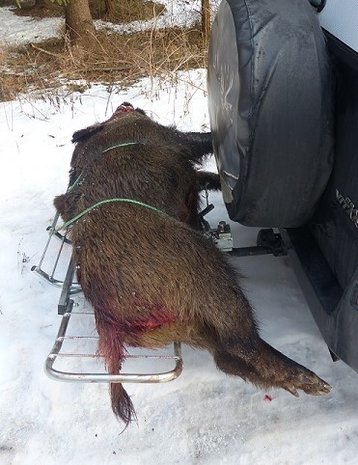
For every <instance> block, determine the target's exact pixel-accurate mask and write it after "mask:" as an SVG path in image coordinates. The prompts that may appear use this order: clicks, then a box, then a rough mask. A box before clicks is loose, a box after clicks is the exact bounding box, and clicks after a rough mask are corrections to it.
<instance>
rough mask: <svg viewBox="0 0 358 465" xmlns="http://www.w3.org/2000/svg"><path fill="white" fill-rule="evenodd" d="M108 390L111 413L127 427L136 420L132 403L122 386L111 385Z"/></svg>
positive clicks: (117, 384)
mask: <svg viewBox="0 0 358 465" xmlns="http://www.w3.org/2000/svg"><path fill="white" fill-rule="evenodd" d="M110 389H111V402H112V410H113V413H114V414H115V415H116V417H118V418H120V419H121V420H122V421H123V422H124V423H125V426H126V427H127V426H128V424H129V423H130V422H131V421H133V420H136V419H137V417H136V413H135V410H134V407H133V403H132V401H131V399H130V397H129V395H128V393H127V391H126V390H125V389H124V387H123V386H122V384H120V383H111V388H110Z"/></svg>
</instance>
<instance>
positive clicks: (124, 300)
mask: <svg viewBox="0 0 358 465" xmlns="http://www.w3.org/2000/svg"><path fill="white" fill-rule="evenodd" d="M74 141H75V142H76V143H77V146H76V148H75V150H74V155H73V158H72V163H71V165H72V171H71V176H70V178H71V179H70V188H69V190H68V192H67V193H66V194H64V195H61V196H59V197H56V198H55V201H54V203H55V206H56V208H57V209H58V211H59V212H60V214H61V215H62V217H63V218H64V219H65V220H68V219H70V218H73V217H75V216H76V215H78V214H81V213H82V212H85V211H86V209H89V210H88V211H87V213H85V214H84V215H83V216H81V217H80V218H79V219H77V220H76V221H75V222H74V223H73V224H72V226H71V238H72V241H73V250H74V256H75V260H76V264H77V267H78V279H79V282H80V284H81V286H82V289H83V292H84V295H85V297H86V299H88V301H89V302H91V304H92V305H93V308H94V311H95V318H96V326H97V330H98V334H99V346H98V352H99V354H100V355H102V356H103V357H104V359H105V362H106V367H107V369H108V372H109V373H111V374H117V373H119V371H120V369H121V364H122V362H123V360H124V358H125V349H124V347H125V345H129V346H136V347H146V348H158V347H161V346H164V345H166V344H169V343H172V342H174V341H181V342H183V343H186V344H189V345H191V346H193V347H198V348H204V349H207V350H208V351H209V352H211V354H212V355H213V357H214V360H215V362H216V364H217V366H218V368H219V369H221V370H222V371H224V372H225V373H228V374H230V375H237V376H240V377H241V378H242V379H244V380H245V381H250V382H252V383H254V384H255V385H256V386H259V387H262V388H272V387H280V388H283V389H285V390H287V391H289V392H291V393H292V394H293V395H296V396H297V395H298V393H297V390H303V391H304V392H306V393H307V394H313V395H321V394H325V393H328V392H329V390H330V386H329V385H328V384H327V383H326V382H325V381H323V380H322V379H320V378H319V377H318V376H316V375H315V374H314V373H313V372H311V371H309V370H308V369H306V368H304V367H303V366H301V365H299V364H297V363H296V362H294V361H293V360H290V359H289V358H287V357H286V356H285V355H283V354H281V353H280V352H279V351H277V350H275V349H274V348H273V347H271V346H270V345H269V344H267V343H266V342H265V341H263V340H262V339H261V338H260V336H259V333H258V329H257V325H256V323H255V319H254V316H253V310H252V308H251V306H250V304H249V302H248V300H247V299H246V297H245V296H244V294H243V292H242V291H241V289H240V284H239V279H238V276H237V273H236V271H235V269H234V268H233V267H232V266H231V264H230V263H229V262H228V260H227V258H226V257H225V256H224V254H223V253H222V252H220V251H219V250H218V249H217V248H216V246H215V245H214V244H213V243H212V242H211V241H210V240H209V239H207V238H205V237H204V236H203V235H202V233H201V232H200V231H198V230H197V228H198V191H199V190H200V189H201V188H202V187H203V185H207V186H209V188H210V187H211V188H214V189H218V188H219V181H218V178H217V175H214V174H212V173H205V172H204V173H201V174H200V173H199V174H198V173H197V172H196V170H195V164H196V163H198V162H200V160H201V159H202V157H203V155H204V154H205V153H208V152H210V151H211V139H210V134H202V135H200V134H199V133H182V132H179V131H177V130H175V129H173V128H167V127H164V126H161V125H160V124H158V123H156V122H154V121H153V120H151V119H150V118H149V117H148V116H146V115H145V114H144V112H142V111H141V110H134V108H133V107H132V106H131V105H130V104H128V103H125V104H122V105H121V106H120V107H119V108H118V109H117V111H116V112H115V113H114V115H113V116H112V117H111V118H110V119H109V120H107V121H106V122H104V123H101V124H98V125H94V126H92V127H90V128H87V129H84V130H82V131H78V132H76V133H75V134H74ZM102 201H103V203H101V204H99V205H97V206H96V204H98V202H102ZM132 201H134V202H139V203H132ZM93 207H94V208H93ZM153 208H154V209H153ZM111 401H112V409H113V411H114V413H115V414H116V415H117V416H118V417H119V418H121V419H122V420H123V421H124V422H125V423H126V424H128V423H129V422H130V420H131V419H132V418H133V416H134V409H133V405H132V402H131V400H130V398H129V396H128V394H127V393H126V391H125V390H124V388H123V386H122V385H121V384H112V385H111Z"/></svg>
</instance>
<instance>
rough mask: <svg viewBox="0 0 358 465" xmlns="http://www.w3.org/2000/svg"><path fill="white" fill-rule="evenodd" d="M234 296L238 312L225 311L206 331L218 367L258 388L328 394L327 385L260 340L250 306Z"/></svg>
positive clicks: (242, 298) (295, 393)
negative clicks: (276, 388) (220, 318)
mask: <svg viewBox="0 0 358 465" xmlns="http://www.w3.org/2000/svg"><path fill="white" fill-rule="evenodd" d="M237 297H239V303H240V305H239V308H240V310H239V311H238V312H235V313H231V312H228V311H226V312H225V315H222V316H223V322H221V321H220V322H219V321H218V320H216V321H215V322H214V321H213V320H212V321H211V322H210V323H209V325H208V328H210V329H207V330H206V337H207V341H208V344H209V345H210V349H209V350H211V351H212V353H213V356H214V359H215V362H216V364H217V366H218V368H219V369H221V370H222V371H224V372H225V373H227V374H230V375H237V376H240V377H241V378H243V379H244V380H247V381H250V382H252V383H253V384H255V385H257V386H260V387H263V388H271V387H280V388H283V389H285V390H286V391H289V392H290V393H291V394H293V395H295V396H298V393H297V390H302V391H304V392H305V393H307V394H312V395H321V394H326V393H328V392H329V391H330V386H329V384H327V383H326V382H325V381H323V380H322V379H320V378H319V377H318V376H317V375H315V373H313V372H312V371H310V370H308V369H306V368H305V367H303V366H302V365H299V364H298V363H296V362H294V361H293V360H291V359H289V358H288V357H286V356H285V355H283V354H281V352H279V351H278V350H276V349H274V348H273V347H271V346H270V345H269V344H267V343H266V342H265V341H263V340H262V339H261V338H260V336H259V334H258V331H257V328H256V325H255V322H254V320H253V317H252V311H251V307H250V305H249V303H248V302H247V301H246V299H245V298H244V297H243V295H240V296H237ZM231 303H232V302H231ZM237 303H238V301H237ZM236 308H238V307H236ZM213 323H215V324H214V325H213Z"/></svg>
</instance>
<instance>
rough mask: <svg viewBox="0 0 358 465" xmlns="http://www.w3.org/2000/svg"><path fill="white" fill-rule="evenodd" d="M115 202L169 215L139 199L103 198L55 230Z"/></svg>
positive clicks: (57, 230)
mask: <svg viewBox="0 0 358 465" xmlns="http://www.w3.org/2000/svg"><path fill="white" fill-rule="evenodd" d="M113 202H122V203H131V204H134V205H140V206H141V207H145V208H147V209H148V210H152V211H155V212H157V213H160V214H162V215H165V216H168V214H167V213H165V212H163V211H162V210H159V208H156V207H153V206H152V205H148V204H147V203H144V202H140V201H139V200H133V199H126V198H113V199H105V200H101V201H100V202H97V203H95V204H94V205H92V206H91V207H88V208H86V210H84V211H83V212H81V213H79V214H78V215H76V216H75V217H74V218H72V219H70V220H68V221H66V222H65V223H63V224H62V225H61V226H59V227H58V228H57V229H55V231H54V232H55V233H56V232H59V231H61V229H65V228H68V226H71V224H74V223H76V221H78V220H79V219H81V218H82V217H83V216H85V215H87V213H89V212H91V211H92V210H94V209H95V208H97V207H99V206H101V205H104V204H107V203H113Z"/></svg>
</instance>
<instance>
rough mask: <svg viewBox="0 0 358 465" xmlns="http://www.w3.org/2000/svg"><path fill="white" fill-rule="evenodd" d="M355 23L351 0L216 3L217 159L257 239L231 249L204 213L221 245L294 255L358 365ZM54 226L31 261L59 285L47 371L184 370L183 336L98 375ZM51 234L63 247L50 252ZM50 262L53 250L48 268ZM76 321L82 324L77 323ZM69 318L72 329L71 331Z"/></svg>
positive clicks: (153, 377)
mask: <svg viewBox="0 0 358 465" xmlns="http://www.w3.org/2000/svg"><path fill="white" fill-rule="evenodd" d="M356 24H358V4H357V2H356V0H345V4H344V7H343V6H342V5H341V1H340V0H290V1H289V2H288V1H287V0H222V1H221V4H220V6H219V8H218V11H217V14H216V17H215V19H214V21H213V24H212V32H211V39H210V44H209V55H208V101H209V115H210V124H211V130H212V133H213V146H214V154H215V159H216V163H217V168H218V172H219V174H220V179H221V185H222V194H223V199H224V202H225V205H226V209H227V212H228V215H229V217H230V219H231V220H232V221H234V222H239V223H241V224H243V225H246V226H251V227H259V228H261V229H260V231H259V233H258V236H257V244H256V245H253V246H252V247H244V248H243V247H242V248H234V247H233V241H232V235H231V231H230V226H229V225H228V224H227V223H226V222H220V223H219V225H218V227H217V228H211V226H210V224H209V223H208V222H206V220H205V219H204V216H205V214H206V213H207V212H208V211H210V210H211V208H212V206H211V205H210V204H209V203H208V202H207V205H206V208H205V209H204V210H203V212H202V221H203V225H204V230H205V234H207V235H209V236H210V237H211V238H212V239H213V240H214V241H215V242H216V243H217V245H218V247H220V248H221V249H222V250H223V251H225V252H226V253H229V254H232V255H237V256H245V255H257V254H267V253H271V254H273V255H283V254H287V253H288V255H289V256H290V258H291V262H292V264H293V266H294V269H295V271H296V273H297V277H298V279H299V282H300V284H301V287H302V289H303V291H304V293H305V295H306V297H307V301H308V303H309V306H310V309H311V311H312V314H313V316H314V318H315V321H316V323H317V325H318V327H319V329H320V331H321V333H322V336H323V338H324V340H325V341H326V343H327V346H328V348H329V350H330V352H331V355H332V358H333V359H334V360H338V359H341V360H343V361H344V362H345V363H346V364H348V365H349V366H350V367H352V368H353V369H354V370H356V371H358V343H357V338H356V334H357V333H358V156H357V150H358V149H357V147H358V131H357V129H356V127H357V128H358V32H357V29H356ZM57 222H58V215H56V216H55V218H54V221H53V224H52V225H51V226H50V227H49V232H50V234H49V239H48V242H47V244H46V247H45V250H44V252H43V255H42V257H41V259H40V262H39V264H38V265H37V266H35V267H34V270H35V271H36V272H37V273H38V274H40V275H41V276H42V277H44V278H45V279H46V280H47V281H49V282H50V283H52V284H54V285H56V286H59V287H60V288H61V296H60V300H59V305H58V313H59V314H60V315H62V321H61V324H60V328H59V331H58V335H57V338H56V340H55V344H54V346H53V348H52V350H51V352H50V354H49V356H48V357H47V360H46V372H47V374H48V375H49V376H51V377H52V378H55V379H58V380H64V381H82V382H83V381H84V382H106V383H108V382H112V383H113V382H120V383H124V382H135V383H141V382H144V383H147V382H150V383H156V382H166V381H170V380H173V379H175V378H176V377H177V376H179V375H180V373H181V371H182V368H183V361H182V356H181V348H180V344H179V343H177V344H174V346H173V347H172V348H171V350H170V349H169V350H168V351H165V352H164V353H161V354H158V353H156V354H154V355H153V354H148V353H143V351H140V350H135V351H134V352H132V353H131V352H130V353H129V354H128V356H127V360H128V361H129V365H128V366H129V368H128V369H127V368H126V365H125V366H124V369H123V370H122V372H121V373H120V374H119V375H108V374H107V373H105V372H104V370H103V366H102V365H101V363H99V364H98V363H97V362H98V356H97V354H96V347H95V345H96V342H97V335H96V331H95V327H94V321H93V312H92V311H91V310H89V309H88V306H87V305H86V303H85V302H84V299H83V296H82V294H81V289H80V287H79V285H78V284H77V283H76V278H75V271H76V270H75V264H74V262H73V259H72V258H71V244H70V241H69V240H68V239H67V233H65V234H60V233H59V232H58V228H57ZM55 237H57V238H58V239H59V242H58V243H59V244H60V246H59V247H58V246H55V249H56V250H55V251H53V252H51V251H50V249H51V247H52V244H53V242H54V241H53V239H54V238H55ZM48 257H50V262H51V261H52V259H53V257H54V260H53V263H51V266H50V264H49V263H46V260H47V258H48ZM49 266H50V269H51V271H50V272H46V271H44V270H45V269H47V268H48V267H49ZM59 276H64V277H63V278H61V277H59ZM77 317H79V318H80V322H75V323H73V320H75V319H76V318H77ZM87 318H89V319H90V320H91V321H87ZM71 322H72V323H73V324H74V328H75V329H74V331H75V333H70V332H69V327H70V325H71ZM74 360H76V363H77V362H78V363H77V365H76V363H75V364H74V363H73V361H74ZM88 362H89V363H88ZM147 362H149V365H148V364H147ZM131 363H134V365H133V366H134V368H133V366H132V365H131ZM153 364H154V365H155V366H156V369H155V370H153Z"/></svg>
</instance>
